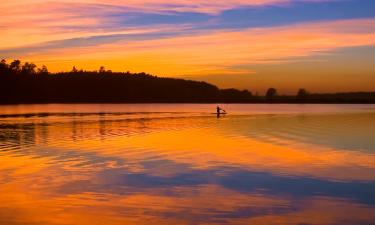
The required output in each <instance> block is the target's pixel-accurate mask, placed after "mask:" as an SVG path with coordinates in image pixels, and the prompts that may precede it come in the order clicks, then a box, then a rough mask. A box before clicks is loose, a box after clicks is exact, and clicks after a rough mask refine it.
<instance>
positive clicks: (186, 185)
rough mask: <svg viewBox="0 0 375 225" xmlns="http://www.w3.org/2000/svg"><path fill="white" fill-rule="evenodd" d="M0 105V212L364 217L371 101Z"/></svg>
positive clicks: (374, 131) (48, 219)
mask: <svg viewBox="0 0 375 225" xmlns="http://www.w3.org/2000/svg"><path fill="white" fill-rule="evenodd" d="M223 107H224V108H225V109H227V111H228V112H230V114H228V115H226V116H223V117H220V118H217V117H216V115H214V114H211V112H214V111H215V105H208V104H207V105H173V104H171V105H163V104H161V105H152V104H143V105H142V104H140V105H28V106H23V105H20V106H0V202H1V204H0V224H1V225H14V224H17V225H20V224H26V225H29V224H30V225H51V224H53V225H55V224H56V225H95V224H103V225H113V224H122V225H123V224H296V225H297V224H299V225H302V224H330V225H331V224H374V221H375V105H224V106H223Z"/></svg>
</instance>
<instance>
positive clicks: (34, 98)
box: [0, 59, 375, 104]
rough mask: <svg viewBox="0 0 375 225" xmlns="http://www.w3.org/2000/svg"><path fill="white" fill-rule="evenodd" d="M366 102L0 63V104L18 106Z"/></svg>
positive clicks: (357, 97)
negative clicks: (20, 104)
mask: <svg viewBox="0 0 375 225" xmlns="http://www.w3.org/2000/svg"><path fill="white" fill-rule="evenodd" d="M216 102H222V103H305V102H306V103H371V102H375V93H342V94H310V93H309V92H308V91H307V90H305V89H303V88H301V89H300V90H299V91H298V92H297V94H296V95H295V96H284V95H279V94H278V92H277V90H276V89H275V88H269V89H268V90H267V92H266V95H265V96H258V95H253V94H252V93H251V92H250V91H248V90H237V89H234V88H230V89H219V88H218V87H216V86H215V85H212V84H209V83H207V82H203V81H193V80H184V79H176V78H165V77H157V76H154V75H150V74H146V73H131V72H129V71H128V72H112V71H111V70H106V69H105V68H104V67H103V66H102V67H100V68H99V70H97V71H84V70H82V69H81V70H78V69H77V68H76V67H73V68H72V70H71V71H69V72H57V73H51V72H49V71H48V68H47V67H46V66H44V65H43V66H42V67H37V66H36V65H35V64H34V63H30V62H25V63H22V62H21V61H20V60H14V61H12V62H10V63H7V61H6V60H4V59H3V60H1V62H0V104H18V103H216Z"/></svg>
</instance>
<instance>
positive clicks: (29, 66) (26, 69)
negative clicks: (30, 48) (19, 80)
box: [21, 62, 36, 74]
mask: <svg viewBox="0 0 375 225" xmlns="http://www.w3.org/2000/svg"><path fill="white" fill-rule="evenodd" d="M35 68H36V65H35V64H34V63H28V62H26V63H25V64H23V66H22V69H21V72H22V73H23V74H34V73H35Z"/></svg>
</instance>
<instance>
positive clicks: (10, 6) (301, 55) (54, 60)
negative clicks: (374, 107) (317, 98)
mask: <svg viewBox="0 0 375 225" xmlns="http://www.w3.org/2000/svg"><path fill="white" fill-rule="evenodd" d="M172 3H173V4H172ZM358 4H359V3H358V0H350V1H348V2H347V3H338V2H335V1H330V0H326V1H290V0H257V1H243V0H230V1H215V3H213V2H210V3H207V2H206V1H194V2H191V1H184V0H175V1H173V2H170V1H164V0H157V1H149V0H143V1H126V2H123V1H116V0H101V1H94V0H78V1H70V0H60V1H46V0H22V1H17V2H7V3H5V4H2V5H1V6H0V10H1V11H2V12H4V13H3V14H2V16H1V17H2V20H1V21H0V27H2V29H1V31H0V32H1V36H2V37H1V42H0V56H1V57H2V58H7V59H9V60H12V59H15V58H19V59H22V60H23V61H32V62H34V63H36V64H38V65H42V64H44V65H47V67H48V68H49V70H50V71H62V70H64V71H67V70H70V69H71V68H72V67H73V66H76V67H78V68H83V69H87V70H97V69H98V68H99V67H100V66H102V65H103V66H105V67H106V68H108V69H112V70H113V71H128V70H129V71H133V72H143V71H145V72H148V73H152V74H156V75H159V76H173V77H183V78H190V79H196V80H205V81H209V82H212V83H214V84H217V85H218V86H219V87H237V88H247V89H250V90H251V91H253V92H259V93H263V92H264V90H265V89H266V88H268V87H270V86H273V87H276V88H277V89H279V90H280V91H281V92H282V93H294V92H295V91H296V89H298V88H300V87H304V88H307V89H309V90H310V91H315V92H336V91H360V90H362V91H373V90H375V69H374V67H373V66H372V65H371V64H372V62H373V59H374V58H375V51H374V49H375V48H374V45H375V18H374V17H372V16H369V15H371V14H369V13H370V12H368V11H370V10H371V7H372V6H373V4H371V2H369V1H367V0H364V1H362V5H358ZM366 6H368V7H367V8H366ZM325 8H327V10H328V9H329V10H330V11H325ZM358 9H360V10H362V12H361V13H359V14H358V13H356V11H357V10H358ZM332 10H336V11H332ZM291 13H294V14H295V15H292V14H291ZM279 14H280V15H282V16H279ZM359 58H360V59H361V60H360V62H359V60H358V59H359ZM322 78H323V79H322Z"/></svg>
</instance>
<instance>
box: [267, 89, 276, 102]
mask: <svg viewBox="0 0 375 225" xmlns="http://www.w3.org/2000/svg"><path fill="white" fill-rule="evenodd" d="M276 96H277V90H276V89H275V88H269V89H268V90H267V93H266V99H267V100H273V99H275V97H276Z"/></svg>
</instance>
